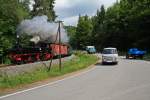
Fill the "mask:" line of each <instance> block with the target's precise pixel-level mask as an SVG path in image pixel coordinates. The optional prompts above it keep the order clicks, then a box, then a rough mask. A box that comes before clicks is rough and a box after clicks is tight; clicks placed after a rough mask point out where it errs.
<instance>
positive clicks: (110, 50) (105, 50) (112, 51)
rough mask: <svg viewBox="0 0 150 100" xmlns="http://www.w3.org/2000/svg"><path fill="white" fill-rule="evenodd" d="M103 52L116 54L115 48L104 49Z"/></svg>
mask: <svg viewBox="0 0 150 100" xmlns="http://www.w3.org/2000/svg"><path fill="white" fill-rule="evenodd" d="M103 54H117V50H116V49H104V50H103Z"/></svg>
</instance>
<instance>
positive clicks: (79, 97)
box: [0, 58, 150, 100]
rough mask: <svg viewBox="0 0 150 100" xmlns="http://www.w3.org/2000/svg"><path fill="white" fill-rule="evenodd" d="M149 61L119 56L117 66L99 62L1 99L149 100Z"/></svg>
mask: <svg viewBox="0 0 150 100" xmlns="http://www.w3.org/2000/svg"><path fill="white" fill-rule="evenodd" d="M149 76H150V62H146V61H141V60H126V59H123V58H120V59H119V64H118V65H104V66H103V65H101V64H96V65H95V67H94V68H93V69H91V70H89V71H88V72H86V73H82V74H80V75H76V76H75V77H70V78H66V79H63V80H61V81H57V82H54V83H53V84H48V85H46V86H41V87H38V88H34V89H31V90H27V91H24V92H19V93H16V94H13V95H8V96H4V97H0V100H150V78H149Z"/></svg>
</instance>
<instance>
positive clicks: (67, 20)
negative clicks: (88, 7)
mask: <svg viewBox="0 0 150 100" xmlns="http://www.w3.org/2000/svg"><path fill="white" fill-rule="evenodd" d="M78 18H79V16H73V17H67V18H64V19H63V21H64V24H65V25H71V26H77V23H78Z"/></svg>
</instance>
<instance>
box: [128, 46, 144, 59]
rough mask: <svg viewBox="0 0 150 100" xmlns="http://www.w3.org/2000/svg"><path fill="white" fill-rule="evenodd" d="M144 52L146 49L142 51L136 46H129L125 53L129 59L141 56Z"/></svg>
mask: <svg viewBox="0 0 150 100" xmlns="http://www.w3.org/2000/svg"><path fill="white" fill-rule="evenodd" d="M145 54H146V51H142V50H139V49H138V48H130V49H129V50H128V52H127V54H126V58H127V59H129V58H133V59H136V58H141V59H142V58H143V56H144V55H145Z"/></svg>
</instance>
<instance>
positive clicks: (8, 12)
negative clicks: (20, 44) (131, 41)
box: [0, 0, 29, 51]
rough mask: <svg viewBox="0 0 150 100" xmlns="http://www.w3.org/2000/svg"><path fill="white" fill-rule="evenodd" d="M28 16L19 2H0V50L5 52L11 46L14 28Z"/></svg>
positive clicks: (14, 32)
mask: <svg viewBox="0 0 150 100" xmlns="http://www.w3.org/2000/svg"><path fill="white" fill-rule="evenodd" d="M28 15H29V12H28V11H27V10H26V8H25V7H24V6H23V4H22V2H20V0H0V45H1V46H0V49H3V51H5V50H6V49H7V48H10V47H11V46H12V45H13V43H14V41H15V36H16V27H17V25H18V24H19V23H20V22H21V21H22V20H23V19H25V18H27V17H28Z"/></svg>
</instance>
